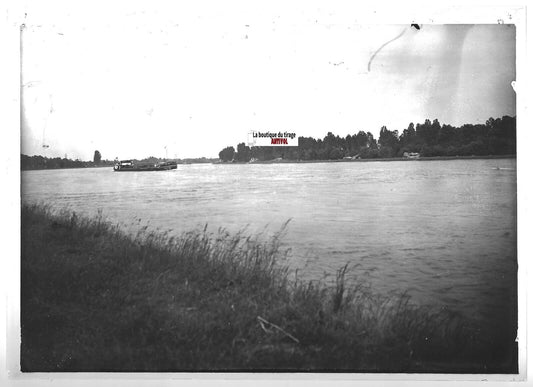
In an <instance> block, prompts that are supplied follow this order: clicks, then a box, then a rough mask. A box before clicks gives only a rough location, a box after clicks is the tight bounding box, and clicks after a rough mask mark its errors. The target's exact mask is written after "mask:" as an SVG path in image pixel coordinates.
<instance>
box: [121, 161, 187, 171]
mask: <svg viewBox="0 0 533 387" xmlns="http://www.w3.org/2000/svg"><path fill="white" fill-rule="evenodd" d="M171 169H178V163H176V162H175V161H163V162H160V163H155V164H150V163H143V164H136V163H135V162H133V160H122V161H117V162H116V163H115V166H114V167H113V170H114V171H115V172H149V171H170V170H171Z"/></svg>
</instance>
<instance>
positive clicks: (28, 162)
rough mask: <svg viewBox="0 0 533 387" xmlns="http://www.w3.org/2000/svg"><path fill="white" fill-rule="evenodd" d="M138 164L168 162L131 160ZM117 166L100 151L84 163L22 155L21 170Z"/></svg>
mask: <svg viewBox="0 0 533 387" xmlns="http://www.w3.org/2000/svg"><path fill="white" fill-rule="evenodd" d="M130 160H132V161H133V162H134V163H136V164H155V163H160V162H162V161H168V159H166V158H159V157H154V156H150V157H147V158H144V159H141V160H138V159H130ZM175 161H176V162H177V163H178V164H198V163H213V162H215V161H218V159H215V158H206V157H199V158H186V159H177V160H175ZM114 164H115V161H114V160H102V155H101V154H100V152H99V151H95V152H94V157H93V161H82V160H79V159H76V160H72V159H69V158H67V157H64V158H61V157H54V158H50V157H44V156H39V155H37V156H27V155H24V154H21V155H20V169H21V170H24V171H25V170H32V169H62V168H94V167H112V166H113V165H114Z"/></svg>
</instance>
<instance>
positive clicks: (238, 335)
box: [21, 205, 516, 373]
mask: <svg viewBox="0 0 533 387" xmlns="http://www.w3.org/2000/svg"><path fill="white" fill-rule="evenodd" d="M281 235H282V232H280V233H278V234H276V235H274V236H273V237H272V238H271V239H270V240H269V241H268V242H261V241H260V240H259V239H258V238H254V237H251V236H249V235H246V234H245V233H243V232H241V233H236V234H230V233H228V232H226V231H224V230H219V232H218V233H215V234H211V233H209V232H207V230H205V229H204V230H200V231H192V232H189V233H185V234H183V235H181V236H179V237H172V236H169V235H166V234H161V233H153V232H152V233H151V232H147V231H146V229H144V230H143V231H141V232H139V233H138V235H137V236H136V237H135V238H133V237H130V236H128V235H126V234H125V233H123V232H122V231H121V230H120V229H119V227H118V226H116V225H112V224H110V223H108V222H106V221H105V220H104V218H103V217H102V215H101V214H100V215H99V216H98V217H96V218H92V219H88V218H84V217H80V216H78V215H77V214H75V213H73V212H68V211H63V212H55V211H52V210H50V209H49V208H48V207H46V206H38V205H32V206H23V208H22V260H21V328H22V332H21V333H22V344H21V368H22V370H23V371H252V370H253V371H261V370H272V371H325V370H327V371H353V372H395V371H399V372H405V371H409V372H468V373H470V372H482V373H486V372H516V346H515V345H514V342H513V340H514V337H511V336H512V332H510V333H508V332H497V336H495V337H487V335H486V334H482V333H481V331H480V330H479V329H478V328H476V327H475V326H473V325H472V324H471V323H469V322H468V321H467V320H465V319H464V318H463V317H461V316H460V315H458V314H456V313H453V312H450V311H446V310H436V309H430V308H422V307H417V306H416V305H414V304H412V303H411V302H410V301H409V297H408V295H407V294H401V295H398V296H397V297H389V298H383V297H378V296H375V295H373V294H372V292H371V289H369V288H368V287H367V286H364V285H363V284H355V285H348V284H347V283H346V282H345V274H346V271H347V270H348V267H347V266H344V267H342V268H340V269H339V271H338V272H337V276H336V281H335V283H334V284H333V285H332V286H328V285H327V284H324V283H320V282H306V281H301V280H298V279H297V278H293V276H292V275H290V274H289V271H288V269H287V267H286V266H284V265H283V261H284V259H285V256H286V254H287V252H285V251H283V250H282V249H280V238H281Z"/></svg>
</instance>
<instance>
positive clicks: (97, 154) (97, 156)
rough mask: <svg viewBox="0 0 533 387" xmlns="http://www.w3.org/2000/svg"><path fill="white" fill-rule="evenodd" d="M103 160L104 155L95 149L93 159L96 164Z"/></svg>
mask: <svg viewBox="0 0 533 387" xmlns="http://www.w3.org/2000/svg"><path fill="white" fill-rule="evenodd" d="M101 160H102V155H101V154H100V151H97V150H95V151H94V157H93V161H94V163H95V164H100V161H101Z"/></svg>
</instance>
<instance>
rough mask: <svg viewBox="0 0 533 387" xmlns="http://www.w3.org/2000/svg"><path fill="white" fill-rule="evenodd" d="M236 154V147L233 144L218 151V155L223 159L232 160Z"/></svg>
mask: <svg viewBox="0 0 533 387" xmlns="http://www.w3.org/2000/svg"><path fill="white" fill-rule="evenodd" d="M234 155H235V148H234V147H232V146H228V147H226V148H224V149H222V150H221V151H220V152H219V153H218V157H219V158H220V160H221V161H232V160H233V156H234Z"/></svg>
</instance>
